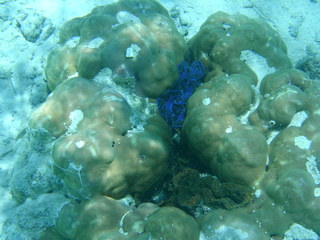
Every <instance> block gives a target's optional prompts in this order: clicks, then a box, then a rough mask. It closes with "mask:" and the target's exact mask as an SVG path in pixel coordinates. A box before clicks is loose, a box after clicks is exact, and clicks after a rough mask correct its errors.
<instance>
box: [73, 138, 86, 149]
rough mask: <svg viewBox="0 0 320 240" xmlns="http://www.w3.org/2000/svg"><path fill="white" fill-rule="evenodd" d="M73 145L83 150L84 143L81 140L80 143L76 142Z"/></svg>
mask: <svg viewBox="0 0 320 240" xmlns="http://www.w3.org/2000/svg"><path fill="white" fill-rule="evenodd" d="M75 145H76V147H77V148H83V147H84V145H85V142H84V141H82V140H80V141H77V142H76V143H75Z"/></svg>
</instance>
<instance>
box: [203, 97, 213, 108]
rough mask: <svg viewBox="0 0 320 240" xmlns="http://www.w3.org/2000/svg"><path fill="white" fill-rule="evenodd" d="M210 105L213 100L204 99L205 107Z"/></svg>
mask: <svg viewBox="0 0 320 240" xmlns="http://www.w3.org/2000/svg"><path fill="white" fill-rule="evenodd" d="M210 103H211V99H210V98H204V99H203V100H202V104H203V105H205V106H207V105H209V104H210Z"/></svg>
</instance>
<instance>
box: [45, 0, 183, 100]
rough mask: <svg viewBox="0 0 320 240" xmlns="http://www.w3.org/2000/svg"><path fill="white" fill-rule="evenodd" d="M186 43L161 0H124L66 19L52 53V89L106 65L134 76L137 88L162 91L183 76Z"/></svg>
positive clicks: (143, 91)
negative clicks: (58, 42) (58, 41)
mask: <svg viewBox="0 0 320 240" xmlns="http://www.w3.org/2000/svg"><path fill="white" fill-rule="evenodd" d="M185 51H186V43H185V41H184V39H183V37H182V36H181V35H180V34H179V33H178V31H177V29H176V27H175V25H174V23H173V21H172V20H171V19H170V17H169V14H168V12H167V11H166V10H165V9H164V8H163V7H162V6H161V5H160V4H158V3H157V2H156V1H153V0H152V1H149V0H148V1H146V0H144V1H138V0H129V1H128V0H120V1H117V2H116V3H113V4H110V5H106V6H102V7H97V8H95V9H93V11H92V12H91V13H90V14H88V15H87V16H84V17H81V18H75V19H73V20H70V21H69V22H67V23H65V25H64V26H63V27H62V29H61V31H60V45H59V46H58V47H57V49H55V50H54V51H53V52H52V53H51V54H50V55H49V58H48V62H47V66H46V70H45V73H46V77H47V80H48V87H49V89H50V90H51V91H53V90H54V89H55V88H56V87H57V86H58V85H59V84H60V83H61V82H63V81H65V80H66V79H68V78H69V77H70V76H74V75H78V76H79V77H84V78H87V79H92V78H94V77H95V76H96V75H97V74H98V73H99V71H100V70H101V69H103V68H110V69H111V70H112V71H113V74H114V75H118V76H120V77H135V80H131V81H135V85H136V86H135V91H136V93H139V94H140V95H143V96H148V97H157V96H159V95H160V94H161V93H162V92H163V91H164V90H166V89H168V88H170V87H171V86H172V85H173V83H174V82H175V81H176V79H177V77H178V71H177V64H178V63H180V62H181V61H182V60H183V58H184V55H185Z"/></svg>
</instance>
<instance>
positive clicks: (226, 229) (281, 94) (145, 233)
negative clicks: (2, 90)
mask: <svg viewBox="0 0 320 240" xmlns="http://www.w3.org/2000/svg"><path fill="white" fill-rule="evenodd" d="M60 44H61V45H60V46H59V47H58V48H57V49H56V50H54V51H53V52H52V53H51V54H50V56H49V58H48V64H47V67H46V76H47V80H48V87H49V88H50V90H51V91H52V93H51V95H50V96H49V97H48V99H47V101H46V102H45V103H44V104H43V105H41V106H40V108H38V109H37V110H36V111H35V112H34V113H33V115H32V117H31V120H30V126H31V127H32V128H38V129H39V128H43V129H46V130H47V131H48V132H49V133H50V134H51V136H54V137H55V138H56V140H55V142H54V145H53V151H52V161H53V165H54V169H55V172H56V173H57V174H58V175H59V176H60V177H61V178H62V179H63V182H64V184H65V187H66V191H67V193H69V194H70V195H72V196H73V197H75V198H76V199H78V200H80V201H79V202H77V201H70V203H69V204H67V205H65V206H64V207H63V208H62V210H61V212H60V214H59V217H58V220H57V224H56V226H55V227H53V228H52V229H48V230H47V231H46V232H44V233H43V238H42V239H56V240H61V239H79V240H80V239H96V240H97V239H107V240H112V239H117V240H121V239H126V240H133V239H134V240H137V239H139V240H147V239H148V240H150V239H152V240H160V239H168V240H180V239H188V240H198V239H199V237H200V239H216V238H217V239H220V238H221V239H227V238H228V239H269V238H270V237H271V236H272V237H277V238H282V237H283V236H284V234H285V232H286V231H287V230H288V229H289V228H290V225H292V224H301V226H300V227H301V228H303V227H304V228H308V229H311V230H313V231H315V232H316V233H317V234H320V229H319V224H318V223H319V222H320V219H319V216H320V215H319V212H318V211H319V208H320V199H319V197H320V187H319V185H320V172H319V170H318V165H319V160H318V159H319V156H320V152H319V149H320V148H319V146H320V137H319V134H318V130H319V129H320V120H319V119H320V95H319V91H320V82H319V81H314V80H310V79H308V78H307V77H306V75H305V74H303V73H302V72H300V71H298V70H295V69H293V67H292V64H291V62H290V60H289V58H288V57H287V54H286V46H285V44H284V42H283V41H282V40H281V38H280V36H279V35H278V34H277V33H276V32H275V31H274V30H273V29H272V28H271V27H270V26H269V25H267V24H266V23H263V22H259V21H255V20H252V19H249V18H247V17H245V16H243V15H240V14H236V15H229V14H226V13H222V12H218V13H216V14H213V15H212V16H210V17H209V18H208V20H207V21H206V22H205V23H204V24H203V26H202V27H201V29H200V31H199V33H198V34H197V35H195V36H194V38H192V39H191V40H190V42H189V43H188V46H189V50H190V56H189V59H188V60H191V61H201V64H203V65H204V66H205V68H206V69H207V74H206V77H205V80H204V83H203V84H201V85H200V86H199V87H198V88H197V89H196V91H195V92H194V93H193V94H192V95H191V97H190V99H189V100H188V103H187V115H186V119H185V122H184V124H183V127H182V134H181V137H182V138H181V139H182V141H181V142H180V143H179V144H180V145H179V146H181V147H185V148H184V149H180V151H184V150H185V149H187V150H188V151H189V152H190V153H191V154H192V157H193V158H194V159H196V162H197V163H193V164H194V165H195V166H201V169H202V170H203V169H204V170H206V171H207V172H208V173H209V174H212V175H215V176H216V177H217V178H218V179H219V181H220V182H221V184H220V182H219V181H218V180H217V179H216V178H214V177H212V176H209V177H204V178H199V173H198V172H197V171H196V170H190V171H186V172H183V173H181V174H178V175H177V176H176V177H175V178H174V179H173V182H172V183H173V185H172V186H171V187H172V188H173V192H175V193H176V195H177V199H175V200H176V201H177V202H178V203H179V205H180V206H182V207H184V208H188V207H197V209H199V208H200V211H199V212H200V213H198V214H194V215H195V216H199V215H201V213H204V212H207V211H209V213H208V214H206V215H205V216H202V217H200V218H199V219H198V221H197V222H196V221H195V219H193V218H192V217H191V216H190V215H188V214H186V213H185V212H183V211H182V210H181V209H178V208H175V207H171V206H166V207H159V206H157V205H155V204H152V203H142V204H141V205H140V206H135V207H132V206H128V205H124V204H122V203H121V202H120V201H118V200H115V198H116V199H118V198H122V197H124V196H125V195H127V194H133V196H134V193H137V192H143V191H144V190H145V189H147V188H148V187H150V186H151V185H152V184H153V183H154V182H155V181H156V180H157V178H158V177H159V176H160V175H161V174H162V173H163V172H164V171H165V169H166V167H167V164H168V160H169V143H170V132H169V129H168V126H167V124H166V122H165V120H167V119H165V120H163V119H162V118H161V117H160V116H159V114H157V113H156V112H150V108H149V106H150V105H152V103H150V102H152V101H153V102H155V100H154V99H153V100H151V101H149V100H148V99H146V98H143V97H144V96H147V97H152V98H156V97H159V96H160V95H161V93H162V92H164V91H165V90H166V89H168V88H170V87H171V86H172V85H173V84H174V82H175V81H176V80H177V79H178V70H177V65H178V63H179V62H181V60H182V59H183V57H184V54H185V43H184V41H183V38H182V37H181V36H180V35H179V34H178V33H177V31H176V30H175V27H174V24H173V22H172V21H171V20H170V18H169V16H168V13H167V12H166V10H165V9H164V8H163V7H161V6H160V5H159V4H158V3H157V2H155V1H151V0H149V1H145V0H141V1H138V0H120V1H118V2H117V3H114V4H111V5H106V6H102V7H97V8H95V9H94V10H93V11H92V13H91V14H89V15H87V16H85V17H81V18H76V19H73V20H71V21H69V22H67V23H66V24H65V25H64V27H63V28H62V30H61V34H60ZM244 52H245V53H248V52H250V54H252V56H259V57H261V58H264V59H265V62H266V64H268V65H269V67H271V69H272V73H270V74H265V76H257V74H256V73H255V72H254V68H252V67H251V66H250V64H249V63H248V62H246V60H245V58H244V57H243V55H244ZM105 68H110V69H111V70H112V72H113V75H112V77H111V78H109V79H108V81H109V82H108V81H107V82H108V83H110V82H112V84H111V85H110V86H106V85H105V84H101V79H102V80H103V79H104V75H103V73H104V71H101V69H105ZM99 72H100V73H99ZM98 73H99V75H100V78H99V81H98V80H97V79H96V80H97V81H92V79H93V78H95V77H96V75H97V74H98ZM101 73H102V76H101ZM76 75H78V76H79V77H75V76H76ZM116 75H117V77H116ZM108 77H110V76H108ZM125 77H130V78H125ZM132 77H133V78H132ZM123 79H125V80H123ZM134 79H135V80H134ZM131 80H134V81H136V82H135V84H133V85H132V82H128V81H131ZM121 82H122V83H125V84H124V86H125V88H126V86H129V87H130V88H132V86H134V91H129V90H128V89H125V90H128V91H125V93H126V94H127V95H126V94H123V92H121V91H119V90H118V88H116V87H115V88H114V86H116V85H117V83H121ZM122 87H123V86H122ZM119 89H123V88H119ZM131 90H132V89H131ZM135 94H139V95H140V97H138V96H136V95H135ZM141 96H142V97H141ZM129 99H130V100H129ZM133 99H134V100H135V101H132V100H133ZM184 100H185V101H186V99H184ZM153 105H155V104H154V103H153ZM171 110H172V109H170V111H171ZM172 113H174V111H172ZM299 116H300V118H301V117H303V118H304V119H303V120H300V122H298V121H296V119H297V118H298V117H299ZM169 117H170V116H169ZM169 117H168V118H169ZM301 122H303V123H302V124H301ZM173 150H175V149H174V148H173ZM199 162H201V163H202V165H201V164H199ZM201 179H202V180H201ZM214 179H215V180H214ZM199 187H200V189H201V188H202V189H201V190H200V192H198V190H199ZM202 190H203V191H202ZM251 191H253V192H254V193H255V194H254V195H251V194H250V192H251ZM199 203H200V205H199ZM201 203H204V204H207V206H203V205H201ZM195 205H196V206H195ZM208 206H209V207H213V208H218V207H223V208H227V209H229V210H228V211H227V210H225V209H218V210H214V211H212V209H210V208H208ZM201 209H202V210H201ZM201 211H202V212H201Z"/></svg>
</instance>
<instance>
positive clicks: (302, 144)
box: [294, 136, 312, 150]
mask: <svg viewBox="0 0 320 240" xmlns="http://www.w3.org/2000/svg"><path fill="white" fill-rule="evenodd" d="M311 143H312V141H310V140H309V139H308V138H307V137H305V136H298V137H295V138H294V145H296V146H297V147H298V148H300V149H303V150H308V149H309V148H310V146H311Z"/></svg>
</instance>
